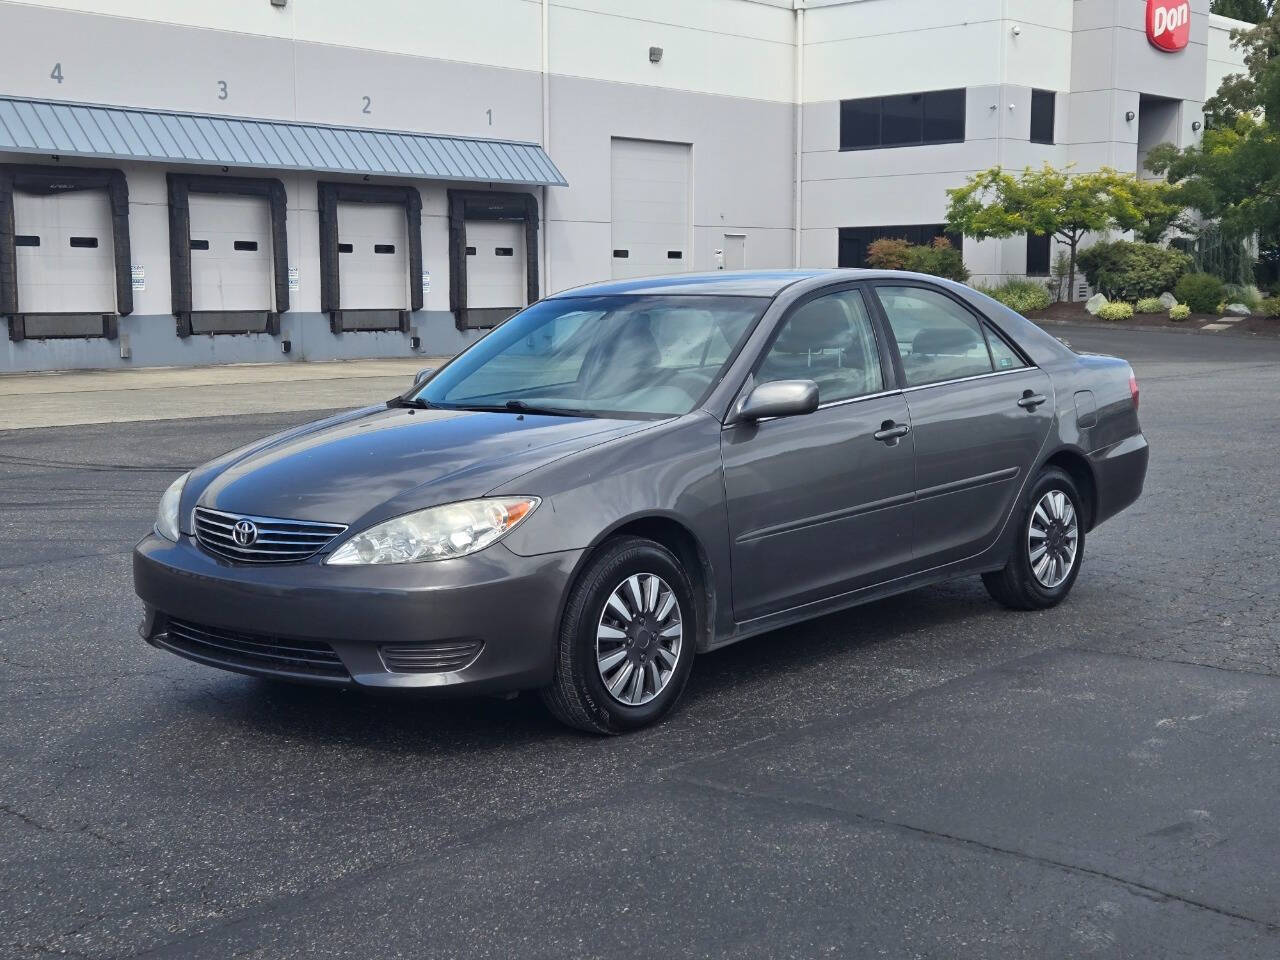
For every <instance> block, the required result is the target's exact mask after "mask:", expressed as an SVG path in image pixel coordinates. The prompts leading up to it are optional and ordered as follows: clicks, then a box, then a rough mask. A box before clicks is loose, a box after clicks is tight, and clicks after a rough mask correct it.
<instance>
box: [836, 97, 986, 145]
mask: <svg viewBox="0 0 1280 960" xmlns="http://www.w3.org/2000/svg"><path fill="white" fill-rule="evenodd" d="M965 104H966V95H965V91H964V90H963V89H960V90H934V91H930V92H928V93H906V94H899V95H897V96H893V97H869V98H865V99H862V100H842V101H841V102H840V149H841V150H870V149H874V148H876V147H915V146H921V145H922V144H930V143H963V142H964V121H965Z"/></svg>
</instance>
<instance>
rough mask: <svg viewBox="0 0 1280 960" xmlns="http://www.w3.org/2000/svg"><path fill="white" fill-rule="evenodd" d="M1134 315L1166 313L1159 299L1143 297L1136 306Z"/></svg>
mask: <svg viewBox="0 0 1280 960" xmlns="http://www.w3.org/2000/svg"><path fill="white" fill-rule="evenodd" d="M1133 310H1134V313H1164V304H1163V303H1161V302H1160V298H1159V297H1143V298H1142V299H1141V300H1139V301H1138V302H1137V303H1136V304H1135V305H1134V308H1133Z"/></svg>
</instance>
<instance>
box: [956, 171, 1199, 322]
mask: <svg viewBox="0 0 1280 960" xmlns="http://www.w3.org/2000/svg"><path fill="white" fill-rule="evenodd" d="M947 195H948V197H949V198H950V205H949V207H948V209H947V225H948V226H949V227H950V228H951V229H952V230H955V231H957V232H960V233H963V234H964V235H965V236H967V237H973V238H974V239H975V240H985V239H987V238H988V237H995V238H1000V237H1012V236H1016V235H1018V234H1023V233H1038V234H1049V235H1051V236H1054V237H1057V238H1058V240H1060V241H1061V242H1062V243H1063V244H1065V245H1066V247H1067V251H1068V267H1067V272H1068V276H1069V278H1070V280H1069V283H1068V290H1069V293H1068V297H1069V298H1070V299H1074V298H1075V277H1076V260H1077V254H1078V252H1079V248H1080V241H1081V240H1083V239H1084V238H1085V236H1086V234H1090V233H1098V232H1100V231H1103V230H1107V229H1111V228H1113V227H1115V228H1119V229H1123V230H1135V229H1138V230H1141V231H1142V232H1143V234H1144V237H1145V236H1150V235H1151V234H1152V233H1157V234H1163V233H1164V231H1165V230H1167V229H1168V227H1169V225H1170V223H1172V222H1173V219H1174V217H1176V216H1177V215H1178V213H1180V212H1181V209H1182V208H1181V205H1180V204H1179V203H1178V201H1177V199H1176V197H1175V193H1174V190H1173V188H1172V187H1170V185H1169V184H1167V183H1160V182H1154V181H1152V182H1149V185H1147V184H1143V183H1142V182H1141V181H1139V180H1138V178H1137V177H1135V176H1134V175H1133V174H1128V173H1121V172H1120V171H1118V170H1112V169H1110V168H1108V167H1104V168H1103V169H1101V170H1099V171H1097V172H1095V173H1073V172H1072V171H1071V170H1070V168H1068V169H1065V170H1058V169H1055V168H1054V167H1052V166H1050V165H1049V164H1045V165H1044V167H1043V168H1041V169H1040V170H1035V169H1032V168H1030V167H1028V168H1027V169H1026V170H1024V171H1023V172H1022V173H1021V174H1019V175H1016V176H1015V175H1014V174H1011V173H1009V172H1008V171H1007V170H1004V169H1003V168H1001V167H992V168H991V169H990V170H984V171H982V172H980V173H977V174H974V176H972V177H970V178H969V181H968V182H967V183H966V184H965V185H964V186H963V187H957V188H955V189H953V190H948V191H947Z"/></svg>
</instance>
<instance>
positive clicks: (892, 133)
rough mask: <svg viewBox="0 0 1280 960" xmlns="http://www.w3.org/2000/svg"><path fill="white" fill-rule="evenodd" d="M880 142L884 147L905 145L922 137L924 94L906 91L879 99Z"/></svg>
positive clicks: (916, 141)
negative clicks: (882, 114) (880, 115)
mask: <svg viewBox="0 0 1280 960" xmlns="http://www.w3.org/2000/svg"><path fill="white" fill-rule="evenodd" d="M881 104H882V105H881V109H882V110H883V111H884V117H883V119H882V120H881V124H880V129H881V137H880V142H881V145H882V146H886V147H905V146H910V145H911V144H916V143H921V142H922V141H923V139H924V95H923V94H919V93H908V94H904V95H902V96H897V97H885V98H884V99H883V100H882V101H881Z"/></svg>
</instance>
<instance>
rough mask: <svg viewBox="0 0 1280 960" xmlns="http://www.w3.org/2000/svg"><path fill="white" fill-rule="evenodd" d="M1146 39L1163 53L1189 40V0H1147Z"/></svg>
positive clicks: (1174, 49)
mask: <svg viewBox="0 0 1280 960" xmlns="http://www.w3.org/2000/svg"><path fill="white" fill-rule="evenodd" d="M1147 39H1148V40H1150V41H1151V45H1152V46H1153V47H1155V48H1156V49H1158V50H1163V51H1164V52H1165V53H1177V52H1178V51H1179V50H1181V49H1183V48H1184V47H1186V45H1187V43H1188V42H1190V40H1191V0H1147Z"/></svg>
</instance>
